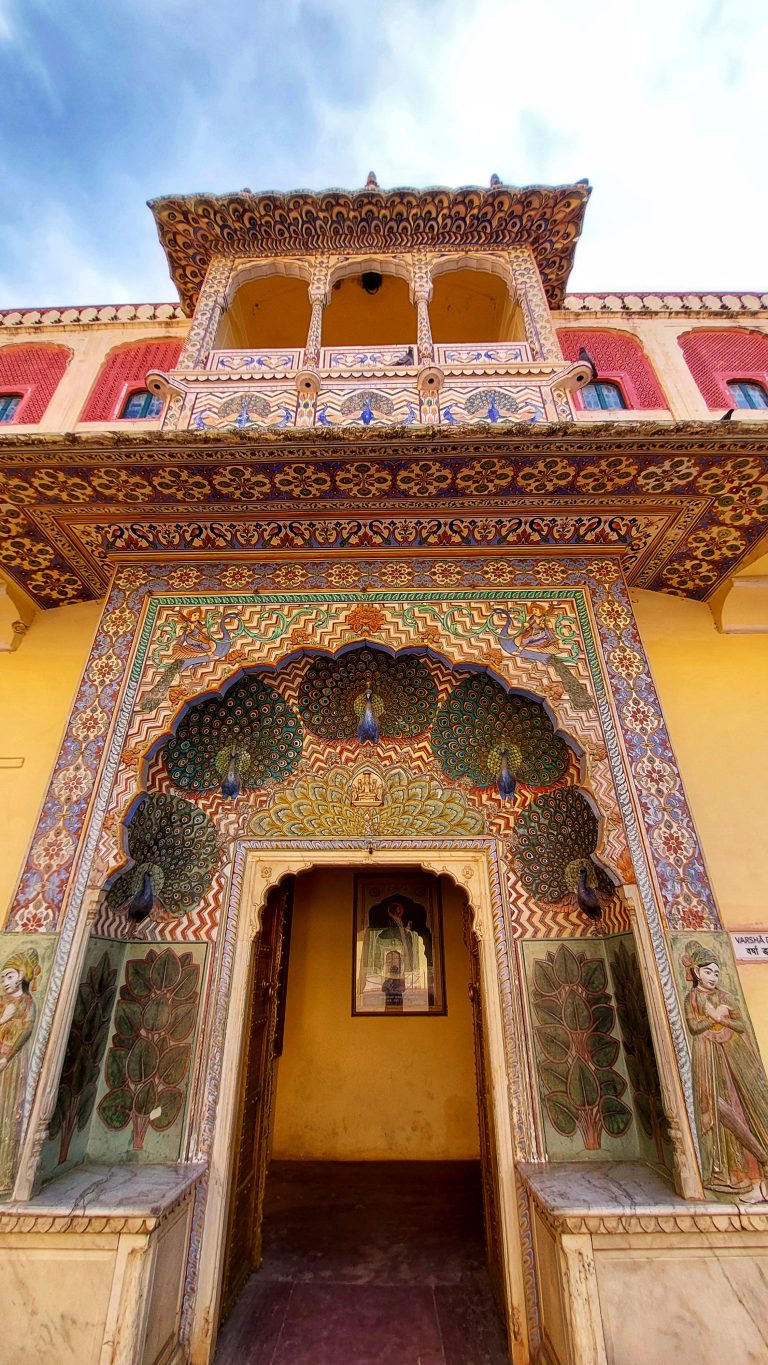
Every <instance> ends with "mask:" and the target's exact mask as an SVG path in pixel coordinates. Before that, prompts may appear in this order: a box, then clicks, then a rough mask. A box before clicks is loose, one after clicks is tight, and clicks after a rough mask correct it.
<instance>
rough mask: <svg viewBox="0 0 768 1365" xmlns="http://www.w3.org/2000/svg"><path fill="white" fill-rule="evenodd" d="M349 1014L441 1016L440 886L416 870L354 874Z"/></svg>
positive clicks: (388, 869) (441, 930) (442, 1003)
mask: <svg viewBox="0 0 768 1365" xmlns="http://www.w3.org/2000/svg"><path fill="white" fill-rule="evenodd" d="M352 972H353V978H352V1013H353V1015H387V1016H390V1017H395V1016H402V1015H415V1014H445V972H444V965H443V920H442V910H441V905H440V887H439V885H438V883H437V880H436V879H435V878H434V877H429V876H427V875H426V874H425V873H423V872H419V871H418V870H417V869H412V868H409V869H407V870H405V871H398V870H397V869H396V868H386V869H384V870H383V871H382V872H359V873H358V874H357V876H356V877H355V932H354V956H353V964H352Z"/></svg>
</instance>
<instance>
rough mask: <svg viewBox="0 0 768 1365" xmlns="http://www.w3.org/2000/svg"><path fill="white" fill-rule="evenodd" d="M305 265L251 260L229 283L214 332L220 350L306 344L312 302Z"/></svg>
mask: <svg viewBox="0 0 768 1365" xmlns="http://www.w3.org/2000/svg"><path fill="white" fill-rule="evenodd" d="M308 278H309V271H308V268H305V267H303V266H302V265H301V264H300V263H298V262H293V261H285V262H282V261H270V262H268V263H267V262H263V263H254V264H253V265H251V266H249V267H247V268H245V269H243V270H241V271H239V272H238V273H237V274H236V275H235V277H234V279H233V281H232V284H231V286H230V289H229V294H228V301H227V307H226V308H225V309H224V311H223V312H222V315H221V320H220V322H219V327H218V331H217V334H216V349H218V350H230V349H231V350H249V349H253V350H265V349H267V348H270V349H272V348H274V347H288V348H290V349H298V348H302V347H304V346H305V345H306V341H307V333H308V331H309V322H310V317H311V314H312V306H311V304H310V301H309V289H308Z"/></svg>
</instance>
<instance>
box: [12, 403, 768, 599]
mask: <svg viewBox="0 0 768 1365" xmlns="http://www.w3.org/2000/svg"><path fill="white" fill-rule="evenodd" d="M0 480H1V481H2V482H1V486H2V489H3V499H2V503H1V504H0V556H1V562H2V567H3V569H4V570H5V571H6V572H7V573H8V574H9V576H10V577H11V578H12V579H13V581H14V582H16V583H18V584H19V585H20V586H21V587H23V588H24V589H25V591H26V592H27V593H29V594H30V596H32V598H33V599H34V600H35V602H36V603H37V604H38V605H39V606H41V607H50V606H56V605H59V604H60V603H62V602H73V601H81V600H88V599H94V598H98V597H101V596H102V595H103V593H104V592H105V590H106V587H107V584H108V582H109V576H110V572H111V568H110V565H111V563H112V562H114V561H115V560H116V559H118V558H120V559H122V558H130V559H145V560H149V559H152V560H157V559H163V558H168V557H171V558H174V559H177V560H178V559H181V558H184V559H215V560H219V561H221V560H230V559H231V560H240V561H247V560H248V559H253V558H254V557H259V558H262V559H271V560H275V561H276V562H278V563H281V562H283V561H285V560H289V559H301V558H304V559H314V560H317V559H328V558H329V557H340V558H346V559H352V558H357V559H361V558H365V557H368V558H369V559H382V558H387V557H390V558H391V557H392V556H400V557H401V558H402V557H408V558H414V557H415V558H421V559H424V558H434V557H435V556H438V557H440V558H442V559H444V558H446V557H449V556H450V555H451V554H454V553H461V554H462V555H464V556H467V555H472V554H475V555H476V556H477V557H478V559H479V560H488V559H490V558H492V557H497V556H509V555H513V554H515V555H521V554H525V555H527V556H530V555H531V554H533V555H536V556H538V555H551V554H560V555H562V554H570V555H572V554H573V553H583V554H590V555H602V554H604V553H614V554H618V555H620V556H621V558H622V562H623V566H624V569H625V573H626V577H627V581H628V582H629V583H630V584H632V585H634V586H637V587H645V588H652V589H656V590H659V591H663V592H669V593H673V594H677V595H681V596H688V597H693V598H697V599H699V600H706V599H707V598H708V597H710V596H711V595H712V593H714V592H715V591H716V590H717V589H718V588H719V587H720V586H721V585H722V584H723V583H725V582H726V581H727V580H728V579H729V578H730V577H731V576H732V575H733V573H734V572H735V570H736V569H737V568H738V566H739V565H740V564H741V563H742V562H743V561H744V560H745V558H747V557H748V556H751V555H754V553H755V550H756V548H757V547H758V545H759V543H760V541H761V538H762V537H763V536H764V535H765V534H766V532H768V423H764V422H756V423H750V424H746V423H739V424H735V423H733V424H732V423H717V422H678V423H673V422H668V423H658V424H657V423H650V422H647V421H646V422H615V423H611V422H610V421H606V422H603V423H600V425H599V427H595V426H586V425H584V426H580V425H578V424H567V425H563V426H555V425H539V424H536V425H535V426H531V427H526V426H521V427H515V428H514V429H513V430H510V429H507V430H505V431H500V430H499V429H498V428H496V427H494V426H493V425H491V424H488V426H485V425H483V426H480V427H478V426H472V427H471V428H453V429H451V431H450V433H446V432H444V431H439V432H438V431H436V430H435V429H434V428H422V429H419V430H418V431H414V429H413V427H409V428H405V429H402V428H400V429H398V428H394V429H393V428H387V429H386V431H383V430H381V429H380V430H375V429H374V430H371V429H364V428H355V429H346V430H344V431H342V432H338V431H330V430H320V429H316V428H313V429H308V430H305V431H301V430H296V429H294V430H290V431H287V430H283V431H280V430H278V431H274V430H271V431H269V432H261V431H260V432H259V433H258V434H255V433H254V432H253V431H252V430H248V431H242V432H241V431H239V430H234V431H227V432H226V434H218V435H217V434H214V433H210V434H209V433H203V432H195V433H194V434H190V433H188V432H164V433H141V434H138V433H137V434H130V435H129V434H127V433H124V432H108V433H99V434H96V433H94V434H91V433H88V434H85V435H80V434H66V435H61V436H58V435H50V436H49V435H37V436H32V437H24V438H22V439H21V440H20V439H19V438H18V437H16V438H14V437H13V436H12V435H10V434H9V435H8V436H5V435H4V436H2V437H0Z"/></svg>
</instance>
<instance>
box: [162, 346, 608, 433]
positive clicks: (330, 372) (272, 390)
mask: <svg viewBox="0 0 768 1365" xmlns="http://www.w3.org/2000/svg"><path fill="white" fill-rule="evenodd" d="M317 360H318V363H316V364H314V365H308V364H307V356H306V352H305V351H304V350H302V349H300V348H298V347H264V348H247V349H245V348H243V349H237V350H235V349H228V350H214V351H211V352H210V353H209V355H208V356H207V358H206V361H205V367H204V368H203V369H195V370H182V369H176V370H173V371H170V372H169V373H168V374H154V375H149V376H148V377H147V382H148V383H149V384H150V387H152V388H153V390H154V392H157V393H163V394H165V395H169V394H170V395H171V396H172V401H171V402H170V403H169V404H168V407H167V409H166V415H165V419H164V426H165V427H166V428H174V427H175V428H177V429H185V428H193V429H197V430H203V431H204V430H211V431H220V430H223V429H227V428H246V427H262V428H263V427H313V426H326V427H348V426H354V425H356V424H358V423H359V424H361V425H362V426H365V427H367V426H411V425H417V426H418V425H421V426H446V427H450V426H455V425H473V424H475V423H484V422H487V423H491V424H495V425H496V424H501V425H504V424H513V423H531V422H571V421H573V417H574V413H573V407H572V403H571V400H570V397H569V393H570V391H571V390H572V389H574V388H577V387H579V385H580V384H582V383H584V382H586V379H587V378H589V373H588V369H585V366H584V365H583V364H582V363H581V362H579V363H578V364H569V363H567V362H562V363H560V364H557V363H553V362H551V361H542V360H534V359H533V357H532V354H531V348H530V346H529V345H528V344H527V343H525V342H520V341H493V342H473V343H467V344H456V343H450V344H437V345H435V346H434V347H433V348H432V355H431V357H430V359H429V362H428V363H426V364H425V363H424V361H423V359H421V360H420V357H419V351H418V347H417V345H416V344H415V343H414V342H403V343H402V344H397V345H390V346H323V347H322V348H321V350H320V352H319V356H318V358H317Z"/></svg>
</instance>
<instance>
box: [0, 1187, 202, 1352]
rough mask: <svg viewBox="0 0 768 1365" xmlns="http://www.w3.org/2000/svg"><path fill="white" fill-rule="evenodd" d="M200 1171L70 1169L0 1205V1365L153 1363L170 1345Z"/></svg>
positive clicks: (176, 1325)
mask: <svg viewBox="0 0 768 1365" xmlns="http://www.w3.org/2000/svg"><path fill="white" fill-rule="evenodd" d="M204 1169H205V1168H204V1167H203V1166H199V1165H186V1166H185V1165H180V1166H155V1165H139V1164H136V1165H130V1166H128V1165H126V1166H97V1165H88V1166H79V1167H76V1168H75V1169H74V1170H71V1171H68V1172H67V1173H66V1174H65V1175H62V1176H60V1177H59V1178H58V1179H56V1180H53V1181H51V1183H50V1184H49V1185H46V1186H45V1187H44V1188H43V1189H42V1190H41V1191H40V1193H39V1194H37V1195H36V1196H35V1197H34V1198H33V1199H30V1200H28V1201H25V1202H24V1203H11V1204H5V1205H2V1206H1V1207H0V1263H1V1264H2V1267H3V1273H2V1275H1V1276H0V1323H1V1324H2V1329H1V1330H0V1360H2V1362H3V1365H28V1362H29V1360H30V1359H34V1360H37V1361H40V1362H48V1361H50V1362H52V1363H53V1362H54V1361H55V1362H56V1365H70V1363H71V1365H154V1363H155V1362H157V1363H158V1365H159V1362H161V1361H163V1362H164V1361H167V1360H169V1359H170V1358H171V1356H172V1355H173V1354H174V1352H175V1351H176V1349H177V1345H178V1333H179V1324H180V1318H181V1305H182V1294H183V1288H184V1276H185V1270H186V1263H187V1247H188V1244H189V1231H190V1225H191V1214H192V1201H193V1195H194V1191H195V1187H196V1185H197V1182H198V1180H199V1179H200V1177H201V1175H202V1174H203V1171H204Z"/></svg>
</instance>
